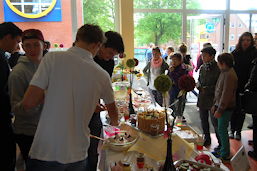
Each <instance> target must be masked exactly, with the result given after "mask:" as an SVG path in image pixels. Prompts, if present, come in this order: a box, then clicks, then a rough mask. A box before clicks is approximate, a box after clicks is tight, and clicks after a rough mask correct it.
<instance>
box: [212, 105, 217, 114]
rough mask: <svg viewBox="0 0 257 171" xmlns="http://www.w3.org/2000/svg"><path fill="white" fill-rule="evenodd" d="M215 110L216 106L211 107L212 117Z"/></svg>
mask: <svg viewBox="0 0 257 171" xmlns="http://www.w3.org/2000/svg"><path fill="white" fill-rule="evenodd" d="M216 109H217V108H216V106H212V108H211V114H213V115H214V114H215V112H216Z"/></svg>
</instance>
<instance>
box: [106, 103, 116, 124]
mask: <svg viewBox="0 0 257 171" xmlns="http://www.w3.org/2000/svg"><path fill="white" fill-rule="evenodd" d="M106 107H107V111H108V115H109V116H110V119H111V122H110V125H112V126H118V125H119V122H118V112H117V108H116V105H115V102H113V103H110V104H106Z"/></svg>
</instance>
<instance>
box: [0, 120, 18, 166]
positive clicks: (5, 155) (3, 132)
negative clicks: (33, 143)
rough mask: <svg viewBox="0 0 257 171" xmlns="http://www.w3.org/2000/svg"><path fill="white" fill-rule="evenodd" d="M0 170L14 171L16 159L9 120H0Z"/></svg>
mask: <svg viewBox="0 0 257 171" xmlns="http://www.w3.org/2000/svg"><path fill="white" fill-rule="evenodd" d="M0 136H1V146H0V170H1V171H2V170H3V171H14V169H15V161H16V144H15V139H14V134H13V129H12V125H11V121H8V122H0Z"/></svg>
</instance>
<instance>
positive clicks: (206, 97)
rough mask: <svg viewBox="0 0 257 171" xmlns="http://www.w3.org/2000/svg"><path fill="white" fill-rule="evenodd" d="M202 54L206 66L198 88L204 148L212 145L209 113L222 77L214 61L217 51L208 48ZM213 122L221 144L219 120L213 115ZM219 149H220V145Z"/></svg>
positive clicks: (199, 79) (202, 67)
mask: <svg viewBox="0 0 257 171" xmlns="http://www.w3.org/2000/svg"><path fill="white" fill-rule="evenodd" d="M201 52H202V54H201V57H202V60H203V63H204V64H203V65H202V66H201V68H200V73H199V78H198V83H197V88H198V89H199V96H198V101H197V106H198V107H199V113H200V119H201V125H202V129H203V134H204V146H209V145H211V136H210V128H209V113H210V110H211V107H212V105H213V99H214V92H215V85H216V82H217V80H218V78H219V75H220V69H219V67H218V65H217V62H216V61H215V59H214V58H215V54H216V50H215V49H214V48H213V47H206V48H204V49H202V51H201ZM211 121H212V124H213V127H214V129H215V133H216V137H217V139H218V142H219V144H220V141H219V136H218V125H217V119H216V118H215V117H214V116H213V115H211ZM218 147H220V145H219V146H218Z"/></svg>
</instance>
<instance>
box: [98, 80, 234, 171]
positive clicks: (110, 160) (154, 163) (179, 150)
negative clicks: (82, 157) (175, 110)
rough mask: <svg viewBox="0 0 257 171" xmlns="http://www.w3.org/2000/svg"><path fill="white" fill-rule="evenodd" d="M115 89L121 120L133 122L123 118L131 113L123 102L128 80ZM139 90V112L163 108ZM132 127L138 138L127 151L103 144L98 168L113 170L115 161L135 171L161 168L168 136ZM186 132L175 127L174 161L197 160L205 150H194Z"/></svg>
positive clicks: (104, 118)
mask: <svg viewBox="0 0 257 171" xmlns="http://www.w3.org/2000/svg"><path fill="white" fill-rule="evenodd" d="M124 85H125V86H124ZM114 90H115V91H114V94H115V96H116V100H117V101H118V103H117V104H118V105H117V106H118V110H119V114H120V115H121V116H120V118H122V119H121V120H122V122H124V123H125V124H128V125H130V123H129V120H127V121H126V122H125V120H124V117H125V116H126V115H128V111H126V109H127V107H126V106H124V101H126V95H127V93H126V92H127V90H126V83H125V84H124V82H122V84H120V83H115V84H114ZM138 92H139V93H138ZM138 92H135V93H136V94H134V95H133V96H134V99H133V101H134V107H135V108H136V111H139V112H140V109H141V110H143V111H144V110H149V108H150V109H155V110H163V108H161V107H160V106H158V105H156V104H154V103H151V102H150V100H149V99H150V98H149V95H148V94H147V92H144V90H143V91H142V89H141V90H140V91H138ZM117 97H118V98H117ZM135 97H136V98H135ZM146 99H147V100H146ZM117 101H116V102H117ZM169 115H170V114H169ZM107 116H108V115H107V113H106V112H101V119H102V122H103V125H105V126H104V131H103V132H105V129H106V128H107V127H108V117H107ZM170 117H171V115H170ZM106 126H107V127H106ZM181 128H182V129H181V131H183V130H186V131H188V132H193V133H195V134H196V135H197V137H200V136H199V135H198V134H197V133H196V132H194V130H193V129H191V127H190V126H187V125H184V126H182V127H181ZM133 129H135V130H136V131H137V134H138V138H137V141H135V143H134V144H133V145H132V146H131V147H129V148H128V150H124V151H114V150H113V149H110V148H109V147H108V145H106V144H105V143H103V145H102V149H101V155H100V163H99V169H100V170H101V171H110V170H111V166H113V165H115V163H118V162H120V161H121V162H125V163H129V164H130V167H131V170H132V171H136V170H149V171H150V170H154V171H158V170H159V167H160V165H162V164H163V163H164V161H165V157H166V148H167V138H166V137H165V136H164V135H163V134H160V135H156V136H152V135H150V134H147V133H145V132H142V131H141V130H139V129H138V128H137V127H133ZM177 131H179V130H177ZM186 131H185V132H186ZM183 135H184V134H183V132H182V134H181V132H180V133H176V132H175V130H174V132H173V133H172V154H173V161H178V160H191V161H194V158H195V157H196V156H197V155H198V154H199V153H200V152H203V151H197V150H196V149H195V139H194V137H193V138H192V137H190V138H182V137H183ZM103 136H104V138H107V137H105V135H104V134H103ZM105 142H106V141H105ZM204 153H206V154H208V155H209V156H210V157H211V158H212V160H213V162H214V163H219V164H220V168H222V169H223V170H225V171H226V170H229V169H228V168H227V167H226V166H225V165H223V164H222V163H221V162H219V159H216V158H215V157H214V156H213V155H212V154H211V153H210V152H208V151H204ZM139 154H140V155H142V154H143V155H144V159H145V162H144V169H138V167H137V157H138V156H139ZM218 170H219V169H218Z"/></svg>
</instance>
